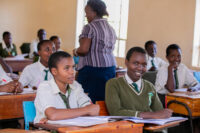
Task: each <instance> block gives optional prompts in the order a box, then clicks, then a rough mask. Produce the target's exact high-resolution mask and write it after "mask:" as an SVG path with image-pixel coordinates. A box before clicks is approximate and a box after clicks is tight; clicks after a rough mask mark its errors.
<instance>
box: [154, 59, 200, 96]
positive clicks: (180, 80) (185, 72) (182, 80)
mask: <svg viewBox="0 0 200 133" xmlns="http://www.w3.org/2000/svg"><path fill="white" fill-rule="evenodd" d="M168 66H169V65H165V66H163V67H162V68H160V69H159V70H158V73H157V76H156V83H155V87H156V91H157V92H158V93H159V94H167V93H169V91H168V90H167V89H166V88H165V85H166V84H167V78H168ZM176 73H177V76H176V75H175V71H174V72H173V74H174V76H176V77H177V85H178V87H177V89H178V88H183V87H184V86H185V85H187V86H189V87H192V86H194V85H196V84H198V81H197V80H196V79H195V78H194V76H193V74H192V72H191V71H190V70H189V69H188V68H187V67H186V66H185V65H184V64H182V63H181V64H180V65H179V66H178V68H177V72H176ZM175 82H176V81H175Z"/></svg>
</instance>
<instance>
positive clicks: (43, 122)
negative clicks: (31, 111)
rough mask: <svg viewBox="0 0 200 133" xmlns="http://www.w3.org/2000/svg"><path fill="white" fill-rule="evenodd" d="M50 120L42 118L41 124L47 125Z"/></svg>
mask: <svg viewBox="0 0 200 133" xmlns="http://www.w3.org/2000/svg"><path fill="white" fill-rule="evenodd" d="M47 121H48V119H47V118H42V119H41V120H40V121H39V123H42V124H45V123H47Z"/></svg>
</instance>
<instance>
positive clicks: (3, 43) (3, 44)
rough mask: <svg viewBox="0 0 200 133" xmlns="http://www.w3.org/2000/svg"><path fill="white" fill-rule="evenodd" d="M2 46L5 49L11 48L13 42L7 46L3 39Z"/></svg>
mask: <svg viewBox="0 0 200 133" xmlns="http://www.w3.org/2000/svg"><path fill="white" fill-rule="evenodd" d="M2 47H3V49H6V50H9V49H13V44H11V45H10V48H7V47H6V44H5V42H4V41H3V42H2Z"/></svg>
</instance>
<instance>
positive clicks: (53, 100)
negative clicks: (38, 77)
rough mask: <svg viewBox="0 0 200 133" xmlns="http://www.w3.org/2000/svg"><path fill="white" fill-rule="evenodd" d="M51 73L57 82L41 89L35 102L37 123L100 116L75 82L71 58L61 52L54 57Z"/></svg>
mask: <svg viewBox="0 0 200 133" xmlns="http://www.w3.org/2000/svg"><path fill="white" fill-rule="evenodd" d="M48 64H49V69H50V71H51V73H52V75H53V77H54V78H52V79H51V80H49V81H46V82H43V83H41V84H40V85H39V88H38V90H37V95H36V99H35V107H36V117H35V120H34V123H38V122H39V121H40V120H42V119H43V118H46V119H48V120H61V119H69V118H75V117H79V116H87V115H89V116H95V115H98V114H99V106H98V105H95V104H92V103H91V100H90V98H89V97H88V96H87V95H86V94H85V93H84V91H83V89H82V87H81V85H80V84H79V83H78V82H76V81H75V70H74V61H73V58H72V57H71V55H69V54H68V53H66V52H63V51H59V52H56V53H54V54H52V55H51V57H50V59H49V63H48Z"/></svg>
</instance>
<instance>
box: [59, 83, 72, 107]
mask: <svg viewBox="0 0 200 133" xmlns="http://www.w3.org/2000/svg"><path fill="white" fill-rule="evenodd" d="M67 91H68V96H67V97H66V95H64V94H62V93H61V92H59V95H60V97H61V98H62V100H63V102H64V103H65V106H66V107H67V109H70V105H69V96H70V93H71V88H70V87H69V85H68V86H67Z"/></svg>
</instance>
